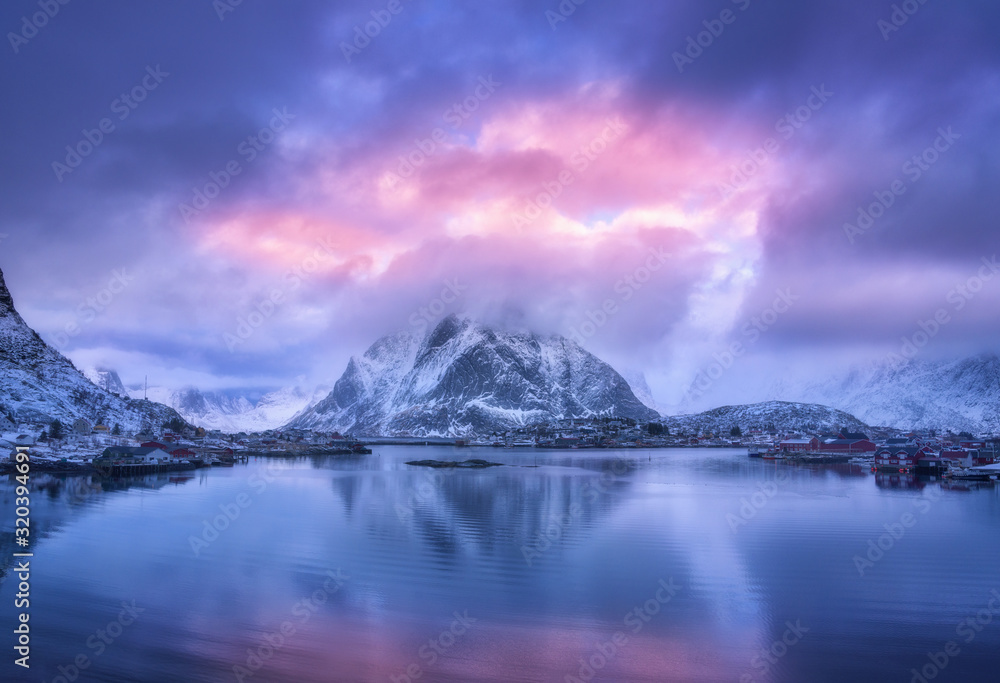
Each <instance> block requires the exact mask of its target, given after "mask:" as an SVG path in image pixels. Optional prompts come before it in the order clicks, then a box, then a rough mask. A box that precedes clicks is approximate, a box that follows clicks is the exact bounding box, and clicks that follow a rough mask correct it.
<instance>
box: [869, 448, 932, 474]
mask: <svg viewBox="0 0 1000 683" xmlns="http://www.w3.org/2000/svg"><path fill="white" fill-rule="evenodd" d="M932 452H933V451H931V449H930V448H929V447H927V446H924V447H923V448H920V447H918V446H892V447H884V448H880V449H878V451H877V452H876V453H875V467H877V468H878V469H880V470H912V469H914V468H915V467H916V466H917V461H918V460H920V459H921V458H924V457H926V456H927V455H928V454H929V453H932Z"/></svg>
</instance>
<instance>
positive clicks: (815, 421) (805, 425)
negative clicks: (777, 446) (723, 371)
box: [663, 401, 868, 436]
mask: <svg viewBox="0 0 1000 683" xmlns="http://www.w3.org/2000/svg"><path fill="white" fill-rule="evenodd" d="M663 424H665V425H666V426H668V427H669V428H670V430H671V432H676V431H677V430H680V431H683V432H684V433H687V434H694V433H699V432H705V433H708V432H711V433H713V434H716V435H722V436H726V435H728V434H729V430H730V429H732V428H733V427H739V428H740V429H741V430H742V431H743V433H744V434H747V433H748V432H749V431H750V430H753V429H765V428H767V427H768V426H771V425H773V426H774V427H775V428H776V429H777V430H779V431H786V432H820V431H824V432H825V431H828V432H837V431H840V430H841V429H845V430H848V431H852V432H858V431H865V430H866V429H868V425H866V424H865V423H863V422H862V421H861V420H859V419H858V418H856V417H854V416H853V415H850V414H848V413H845V412H843V411H840V410H836V409H835V408H829V407H827V406H823V405H816V404H811V403H790V402H787V401H767V402H764V403H752V404H749V405H736V406H722V407H720V408H713V409H712V410H707V411H705V412H703V413H697V414H695V415H675V416H673V417H667V418H664V419H663Z"/></svg>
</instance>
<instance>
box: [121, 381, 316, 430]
mask: <svg viewBox="0 0 1000 683" xmlns="http://www.w3.org/2000/svg"><path fill="white" fill-rule="evenodd" d="M116 376H117V375H116ZM123 388H124V387H123ZM329 392H330V387H329V386H323V387H317V388H316V389H314V390H309V389H305V388H303V387H300V386H293V387H285V388H283V389H278V390H277V391H272V392H269V393H266V394H264V395H263V396H260V397H259V398H256V397H254V396H252V395H250V394H246V393H241V392H238V391H237V392H229V391H201V390H199V389H196V388H194V387H187V388H184V389H168V388H166V387H149V389H148V392H147V390H146V388H145V387H143V386H142V385H135V386H131V387H130V388H129V389H128V394H129V395H131V396H132V397H133V398H142V396H143V394H146V395H148V396H149V398H150V399H152V400H155V401H157V402H159V403H163V404H164V405H168V406H170V407H171V408H173V409H174V410H176V411H177V412H178V413H180V414H181V415H182V416H183V417H184V419H185V420H187V421H188V422H190V423H191V424H193V425H196V426H198V427H204V428H205V429H218V430H221V431H223V432H225V433H227V434H235V433H236V432H261V431H265V430H268V429H274V428H277V427H280V426H281V425H283V424H285V423H286V422H288V421H289V420H291V419H292V418H293V417H295V416H296V415H298V414H299V413H301V412H302V411H304V410H305V409H307V408H309V407H310V406H313V405H315V404H316V403H318V402H319V401H320V400H321V399H323V397H324V396H326V395H327V394H328V393H329Z"/></svg>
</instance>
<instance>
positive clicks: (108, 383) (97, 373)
mask: <svg viewBox="0 0 1000 683" xmlns="http://www.w3.org/2000/svg"><path fill="white" fill-rule="evenodd" d="M81 372H82V373H83V376H84V377H86V378H87V379H89V380H90V381H91V382H93V383H94V384H96V385H97V386H99V387H100V388H102V389H104V390H105V391H110V392H111V393H112V394H118V395H119V396H125V397H126V398H127V397H128V396H129V392H128V389H126V388H125V385H124V384H122V378H121V377H119V376H118V373H117V372H116V371H114V370H110V369H108V368H101V367H90V368H83V369H81ZM132 398H143V397H142V396H132Z"/></svg>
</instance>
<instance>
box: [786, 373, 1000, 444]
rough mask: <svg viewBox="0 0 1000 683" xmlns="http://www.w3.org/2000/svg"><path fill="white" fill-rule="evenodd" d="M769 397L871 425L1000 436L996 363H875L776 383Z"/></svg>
mask: <svg viewBox="0 0 1000 683" xmlns="http://www.w3.org/2000/svg"><path fill="white" fill-rule="evenodd" d="M768 393H769V395H770V396H776V397H777V396H780V397H782V398H786V399H788V400H803V401H815V402H819V403H824V404H826V405H830V406H836V407H837V408H840V409H842V410H846V411H848V412H851V413H853V414H855V415H857V416H858V417H859V418H861V419H862V420H864V421H866V422H868V423H870V424H873V425H884V426H888V427H896V428H899V429H920V428H937V429H953V430H955V431H961V430H968V431H970V432H984V431H985V432H991V433H996V432H1000V358H998V357H997V356H996V355H993V354H984V355H980V356H973V357H971V358H964V359H961V360H954V361H946V362H941V361H919V360H915V361H910V362H909V363H906V364H898V363H896V364H894V363H892V362H879V363H871V364H867V365H862V366H857V367H855V368H853V369H851V370H850V371H849V372H847V373H846V374H844V375H842V376H836V377H829V378H825V379H814V380H812V381H808V382H805V383H799V384H793V383H790V382H788V381H784V382H781V383H776V384H775V385H774V386H773V387H771V389H770V390H769V392H768Z"/></svg>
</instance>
